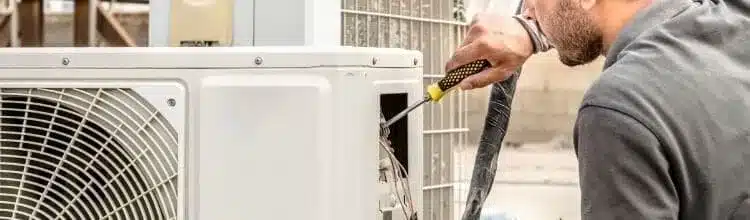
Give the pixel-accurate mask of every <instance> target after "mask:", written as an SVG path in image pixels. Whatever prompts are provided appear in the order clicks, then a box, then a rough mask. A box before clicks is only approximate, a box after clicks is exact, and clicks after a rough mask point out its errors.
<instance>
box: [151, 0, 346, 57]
mask: <svg viewBox="0 0 750 220" xmlns="http://www.w3.org/2000/svg"><path fill="white" fill-rule="evenodd" d="M341 2H342V0H160V1H151V2H150V3H149V6H150V8H151V16H150V17H149V45H150V46H157V47H162V46H177V45H179V41H182V40H195V41H219V43H220V44H221V45H222V46H311V45H316V46H338V45H341V8H340V7H341ZM196 15H198V17H200V19H198V20H195V17H196Z"/></svg>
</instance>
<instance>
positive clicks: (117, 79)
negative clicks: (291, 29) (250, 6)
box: [0, 47, 423, 220]
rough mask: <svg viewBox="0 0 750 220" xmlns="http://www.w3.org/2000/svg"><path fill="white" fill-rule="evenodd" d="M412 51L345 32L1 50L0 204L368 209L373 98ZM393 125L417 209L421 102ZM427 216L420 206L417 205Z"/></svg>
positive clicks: (176, 209) (372, 204) (4, 210)
mask: <svg viewBox="0 0 750 220" xmlns="http://www.w3.org/2000/svg"><path fill="white" fill-rule="evenodd" d="M421 59H422V58H421V54H420V53H419V52H415V51H407V50H401V49H374V48H350V47H329V48H319V47H212V48H190V47H181V48H159V47H152V48H9V49H5V50H2V51H0V69H2V74H0V218H2V219H6V218H7V219H144V220H145V219H149V220H157V219H177V220H183V219H185V220H188V219H189V220H217V219H274V220H286V219H288V220H297V219H305V220H339V219H341V220H344V219H346V220H352V219H357V220H375V219H377V218H378V216H379V214H378V213H377V212H378V209H382V207H379V206H380V205H379V203H380V202H379V201H378V199H379V195H380V194H381V193H382V192H379V184H378V172H379V171H378V163H379V157H382V156H379V152H378V142H377V141H378V135H379V132H378V131H379V121H380V114H381V112H384V114H386V115H387V114H392V113H390V112H392V111H398V110H401V109H399V108H402V107H403V106H405V105H406V104H409V103H412V102H414V101H417V100H418V99H420V98H421V96H422V94H423V91H422V66H421V65H422V62H421ZM399 123H400V124H396V125H394V127H392V128H391V133H392V134H394V136H393V145H394V148H397V149H396V151H397V152H398V151H399V148H400V151H401V153H400V154H401V155H402V157H404V158H406V159H404V160H405V161H402V162H408V165H407V166H408V170H409V172H410V174H409V176H411V177H412V178H411V179H410V182H411V189H412V193H411V194H412V197H414V198H416V202H417V204H416V206H415V207H417V208H418V209H419V210H421V199H420V198H421V182H422V181H421V173H422V172H421V163H422V162H421V156H420V155H421V151H422V134H421V133H422V132H421V131H422V116H421V114H420V113H418V112H415V113H412V114H411V115H409V117H408V118H407V119H405V120H402V121H401V122H399ZM420 219H421V218H420Z"/></svg>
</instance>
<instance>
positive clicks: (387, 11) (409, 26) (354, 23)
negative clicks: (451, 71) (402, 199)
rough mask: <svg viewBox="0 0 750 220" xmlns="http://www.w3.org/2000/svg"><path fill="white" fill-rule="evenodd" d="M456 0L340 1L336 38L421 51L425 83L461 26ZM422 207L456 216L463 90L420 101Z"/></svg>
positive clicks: (439, 69) (438, 74)
mask: <svg viewBox="0 0 750 220" xmlns="http://www.w3.org/2000/svg"><path fill="white" fill-rule="evenodd" d="M463 11H464V7H463V2H462V1H457V0H343V2H342V13H343V14H342V29H343V30H342V43H343V44H344V45H346V46H359V47H387V48H392V47H396V48H405V49H414V50H419V51H422V53H423V56H424V62H425V63H424V71H425V79H424V84H425V86H426V85H428V84H430V83H434V82H436V81H437V80H439V79H440V78H442V77H443V74H442V73H443V68H444V64H445V62H446V61H447V59H448V58H449V56H450V55H451V54H452V53H453V51H454V50H455V48H456V47H457V46H458V44H459V43H460V42H461V41H462V40H463V36H464V32H465V31H466V28H467V27H466V24H465V22H464V20H465V18H464V16H463ZM423 110H424V134H423V135H424V158H423V163H424V170H423V177H422V178H424V179H423V183H424V185H425V186H424V188H423V193H424V194H423V196H424V197H423V208H424V211H423V213H424V218H425V219H428V220H445V219H457V215H458V214H460V213H459V212H460V210H459V209H460V207H461V205H460V201H462V200H463V197H464V196H465V194H466V193H465V191H466V186H464V185H463V184H461V182H462V180H463V181H464V182H465V181H466V180H468V178H469V175H470V173H468V172H466V173H464V172H463V171H461V170H464V169H456V168H457V165H462V164H467V162H469V161H467V162H464V161H461V160H463V159H462V158H461V157H457V156H455V153H454V152H457V151H462V148H466V145H467V133H468V131H469V128H468V126H467V122H466V121H467V114H466V111H467V94H466V93H465V92H461V91H458V92H455V93H452V94H451V95H450V96H449V97H446V98H444V99H443V100H442V101H441V103H439V104H431V105H425V106H424V107H423Z"/></svg>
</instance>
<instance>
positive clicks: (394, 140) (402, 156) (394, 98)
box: [380, 93, 409, 173]
mask: <svg viewBox="0 0 750 220" xmlns="http://www.w3.org/2000/svg"><path fill="white" fill-rule="evenodd" d="M408 98H409V96H408V94H406V93H395V94H382V95H380V110H381V111H382V112H383V116H385V118H386V120H388V119H391V118H392V117H393V116H394V115H396V114H398V113H399V112H401V111H403V110H404V109H406V107H407V105H408V101H409V99H408ZM408 121H409V116H408V115H407V116H406V117H404V118H402V119H401V120H398V121H397V122H395V123H393V124H392V125H391V126H390V127H389V130H390V135H389V136H388V140H390V141H391V147H393V151H394V154H395V155H396V158H397V159H398V161H399V162H401V164H403V165H404V168H406V169H407V173H408V170H409V136H408V132H409V122H408Z"/></svg>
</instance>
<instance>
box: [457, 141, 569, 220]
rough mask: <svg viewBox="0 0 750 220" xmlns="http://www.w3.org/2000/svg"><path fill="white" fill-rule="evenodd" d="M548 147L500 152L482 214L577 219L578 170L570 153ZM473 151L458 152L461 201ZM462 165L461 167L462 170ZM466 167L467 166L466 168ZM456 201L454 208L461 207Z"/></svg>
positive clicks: (544, 219)
mask: <svg viewBox="0 0 750 220" xmlns="http://www.w3.org/2000/svg"><path fill="white" fill-rule="evenodd" d="M548 145H549V144H538V145H531V144H529V145H525V146H524V147H522V148H520V149H512V148H508V147H505V148H503V150H502V152H501V155H500V158H499V164H498V173H497V176H496V179H495V185H494V186H493V189H492V191H491V193H490V195H489V197H488V199H487V202H486V206H485V211H487V212H493V213H505V214H506V215H507V214H509V215H512V216H516V217H518V218H519V220H559V219H563V220H577V219H580V215H579V210H580V208H579V207H580V205H579V204H580V197H579V194H578V193H579V190H578V168H577V163H576V159H575V155H574V153H573V151H572V150H571V149H569V148H568V149H559V148H557V149H556V148H553V147H550V146H548ZM475 152H476V148H465V149H464V150H462V151H461V152H457V156H459V157H460V158H456V159H459V160H460V161H461V162H465V163H463V164H458V165H459V167H458V168H459V170H460V171H459V172H460V173H461V176H462V180H461V181H460V182H461V183H462V184H463V187H462V190H461V192H460V193H459V194H460V195H462V196H460V198H461V199H463V198H464V197H465V195H466V189H467V188H468V183H469V179H470V175H471V166H473V161H474V156H475ZM461 165H463V166H461ZM467 165H468V166H467ZM463 204H464V201H457V204H456V205H457V206H456V207H463Z"/></svg>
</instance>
